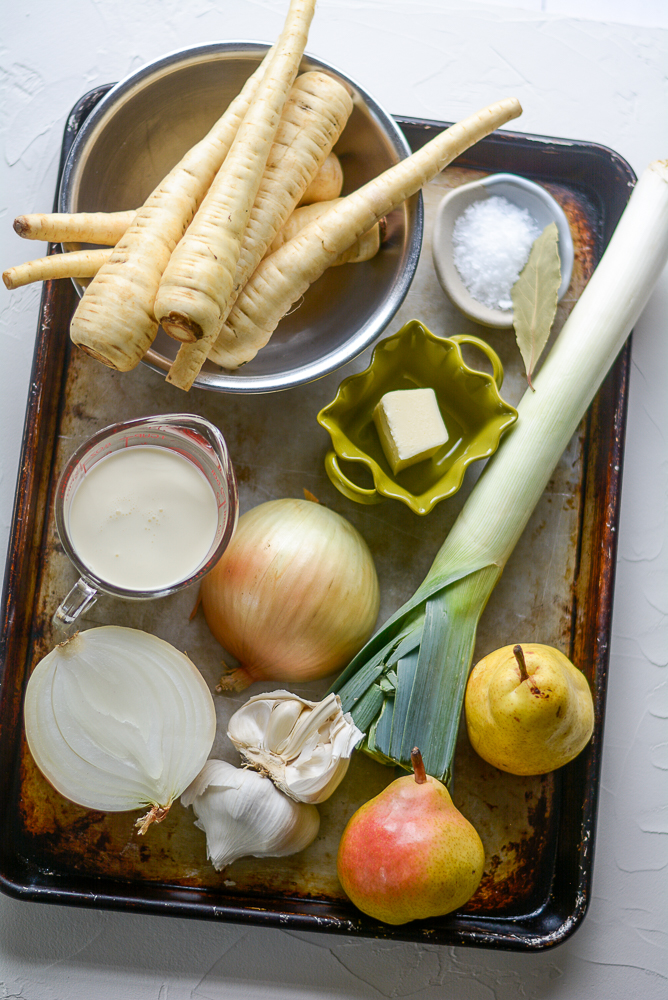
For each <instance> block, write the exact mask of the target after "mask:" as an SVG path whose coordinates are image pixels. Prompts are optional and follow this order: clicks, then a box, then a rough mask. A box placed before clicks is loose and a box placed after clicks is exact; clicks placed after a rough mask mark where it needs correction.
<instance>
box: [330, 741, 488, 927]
mask: <svg viewBox="0 0 668 1000" xmlns="http://www.w3.org/2000/svg"><path fill="white" fill-rule="evenodd" d="M411 760H412V762H413V768H414V772H415V773H414V774H413V775H406V776H405V777H402V778H397V780H396V781H393V782H392V783H391V784H390V785H388V786H387V788H385V789H384V790H383V791H382V792H381V793H380V794H379V795H377V796H376V797H375V798H373V799H371V800H370V801H369V802H367V803H366V804H365V805H363V806H362V807H361V808H360V809H358V810H357V812H356V813H355V814H354V815H353V816H352V818H351V819H350V821H349V823H348V825H347V826H346V828H345V830H344V831H343V836H342V837H341V843H340V844H339V853H338V859H337V870H338V875H339V879H340V881H341V885H342V886H343V888H344V890H345V892H346V893H347V895H348V896H349V897H350V899H351V900H352V902H353V903H354V904H355V906H356V907H357V908H358V909H360V910H361V911H362V912H363V913H366V914H368V916H370V917H374V918H375V919H376V920H382V921H384V922H385V923H386V924H405V923H408V922H409V921H410V920H422V919H424V918H426V917H440V916H443V914H445V913H450V912H451V911H452V910H456V909H457V908H458V907H460V906H463V904H464V903H466V902H467V900H469V899H470V898H471V896H472V895H473V893H474V892H475V891H476V889H477V888H478V884H479V882H480V879H481V878H482V871H483V864H484V860H485V851H484V848H483V846H482V841H481V840H480V837H479V836H478V834H477V833H476V831H475V829H474V828H473V826H471V824H470V823H469V821H468V820H467V819H465V818H464V816H462V814H461V813H460V812H459V810H457V809H456V808H455V806H454V805H453V803H452V799H451V798H450V793H449V792H448V790H447V788H446V787H445V785H443V784H441V782H440V781H437V780H436V778H432V777H431V775H428V774H425V770H424V764H423V763H422V756H421V754H420V751H419V750H418V749H417V748H416V749H414V750H413V751H412V753H411Z"/></svg>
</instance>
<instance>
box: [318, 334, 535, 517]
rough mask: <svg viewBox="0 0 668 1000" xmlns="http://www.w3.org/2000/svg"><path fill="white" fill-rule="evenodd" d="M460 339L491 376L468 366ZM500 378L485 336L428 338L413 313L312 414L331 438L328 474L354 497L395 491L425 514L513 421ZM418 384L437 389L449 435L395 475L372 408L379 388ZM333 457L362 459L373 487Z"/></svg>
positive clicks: (364, 499)
mask: <svg viewBox="0 0 668 1000" xmlns="http://www.w3.org/2000/svg"><path fill="white" fill-rule="evenodd" d="M460 344H471V345H474V346H475V347H478V348H479V349H480V350H481V351H482V352H483V354H485V356H486V357H487V358H488V359H489V361H490V362H491V365H492V371H493V373H494V374H493V376H492V375H486V374H485V373H484V372H478V371H474V370H473V369H471V368H469V367H468V366H467V365H466V364H465V363H464V359H463V358H462V353H461V350H460V347H459V345H460ZM502 382H503V367H502V365H501V361H500V360H499V356H498V355H497V354H496V352H495V351H493V350H492V348H491V347H490V346H489V344H486V343H485V341H484V340H479V339H478V337H469V336H466V335H465V334H463V335H461V336H453V337H449V338H447V339H444V338H441V337H435V336H434V334H433V333H430V331H429V330H428V329H427V328H426V326H424V325H423V324H422V323H420V322H419V320H411V321H410V322H409V323H407V324H406V325H405V326H404V327H402V329H401V330H399V332H398V333H395V334H394V335H393V336H391V337H387V338H386V339H385V340H381V341H380V343H379V344H378V345H377V346H376V348H375V349H374V352H373V355H372V358H371V364H370V365H369V367H368V368H367V369H366V371H363V372H361V373H360V374H359V375H351V376H350V377H349V378H347V379H344V380H343V382H342V383H341V385H340V386H339V390H338V392H337V394H336V398H335V399H334V401H333V402H331V403H330V404H329V405H328V406H326V407H325V408H324V409H323V410H321V411H320V413H319V414H318V423H320V424H321V425H322V426H323V427H324V428H325V429H326V430H327V431H329V434H330V437H331V439H332V445H333V450H331V451H330V452H329V453H328V454H327V457H326V459H325V468H326V470H327V474H328V476H329V478H330V479H331V481H332V483H333V484H334V485H335V486H336V488H337V489H338V490H339V491H340V492H341V493H343V495H344V496H346V497H348V498H349V499H350V500H355V501H357V502H358V503H366V504H374V503H381V502H382V501H383V500H384V499H385V498H386V497H394V498H395V499H397V500H401V501H402V502H403V503H405V504H407V505H408V506H409V507H410V508H411V510H412V511H414V512H415V513H416V514H428V513H429V511H430V510H432V508H433V507H434V506H435V505H436V504H437V503H438V502H439V501H440V500H444V499H445V498H446V497H449V496H452V494H453V493H456V492H457V490H458V489H459V487H460V486H461V484H462V480H463V479H464V473H465V471H466V468H467V466H469V465H470V464H471V462H477V461H478V460H479V459H481V458H489V456H490V455H492V454H494V452H495V451H496V449H497V448H498V446H499V440H500V438H501V435H502V434H503V432H504V431H505V430H507V429H508V427H510V426H511V425H512V424H514V423H515V421H516V420H517V410H515V409H514V408H513V407H512V406H509V405H508V403H504V401H503V400H502V399H501V396H500V395H499V389H500V388H501V384H502ZM424 387H431V388H433V390H434V391H435V393H436V397H437V399H438V405H439V408H440V410H441V414H442V415H443V420H444V422H445V426H446V428H447V431H448V435H449V440H448V441H447V442H446V444H444V445H443V447H442V448H441V449H440V450H439V451H437V452H436V454H435V455H434V456H433V457H432V458H428V459H425V460H424V461H422V462H418V463H417V464H416V465H413V466H411V467H410V468H408V469H404V470H403V471H402V472H399V473H398V474H397V475H396V476H395V475H393V473H392V470H391V469H390V466H389V464H388V461H387V459H386V458H385V455H384V453H383V449H382V448H381V444H380V439H379V437H378V433H377V431H376V427H375V425H374V423H373V417H372V414H373V410H374V407H375V406H376V403H377V402H378V401H379V399H380V398H381V396H383V395H384V394H385V393H386V392H390V391H392V390H394V389H416V388H424ZM339 459H345V460H346V461H349V462H361V463H363V464H364V465H366V466H367V467H368V468H369V469H370V471H371V475H372V476H373V482H374V486H373V488H371V489H366V488H364V487H362V486H359V485H358V484H357V483H354V482H353V481H352V480H351V479H349V478H348V477H347V476H346V475H345V474H344V472H343V470H342V469H341V466H340V464H339Z"/></svg>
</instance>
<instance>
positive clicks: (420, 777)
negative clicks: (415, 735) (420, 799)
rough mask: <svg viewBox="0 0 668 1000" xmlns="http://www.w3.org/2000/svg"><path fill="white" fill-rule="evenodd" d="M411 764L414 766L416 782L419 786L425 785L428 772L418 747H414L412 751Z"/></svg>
mask: <svg viewBox="0 0 668 1000" xmlns="http://www.w3.org/2000/svg"><path fill="white" fill-rule="evenodd" d="M411 764H412V765H413V772H414V775H415V780H416V782H417V783H418V785H424V783H425V782H426V780H427V772H426V771H425V769H424V763H423V760H422V754H421V753H420V751H419V750H418V748H417V747H413V749H412V750H411Z"/></svg>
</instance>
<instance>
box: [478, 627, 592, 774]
mask: <svg viewBox="0 0 668 1000" xmlns="http://www.w3.org/2000/svg"><path fill="white" fill-rule="evenodd" d="M464 708H465V712H466V727H467V729H468V734H469V739H470V741H471V745H472V746H473V749H474V750H475V751H476V752H477V753H478V754H479V755H480V756H481V757H482V758H483V759H484V760H486V761H488V762H489V763H490V764H493V765H494V767H498V768H499V769H500V770H501V771H508V772H509V773H510V774H525V775H527V774H546V773H547V772H548V771H554V770H555V769H556V768H558V767H562V766H563V765H564V764H567V763H568V762H569V761H571V760H573V758H574V757H577V755H578V754H579V753H580V751H581V750H582V749H583V748H584V747H585V746H586V744H587V743H588V742H589V739H590V738H591V734H592V732H593V730H594V703H593V700H592V696H591V691H590V690H589V684H588V682H587V679H586V677H585V676H584V674H583V673H582V671H581V670H578V669H577V667H575V666H574V665H573V664H572V663H571V661H570V660H569V659H568V657H566V656H564V654H563V653H560V652H559V650H558V649H555V648H554V647H553V646H543V645H541V644H540V643H522V644H521V645H516V646H503V647H502V648H501V649H497V650H495V651H494V652H493V653H489V655H488V656H485V657H484V658H483V659H482V660H480V662H479V663H477V664H476V665H475V667H474V668H473V670H472V671H471V676H470V677H469V681H468V685H467V688H466V697H465V700H464Z"/></svg>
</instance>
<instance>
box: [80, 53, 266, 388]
mask: <svg viewBox="0 0 668 1000" xmlns="http://www.w3.org/2000/svg"><path fill="white" fill-rule="evenodd" d="M272 55H273V49H271V50H270V51H269V52H268V53H267V55H266V56H265V59H264V60H263V62H262V63H261V64H260V66H259V67H258V69H257V70H256V71H255V73H254V74H253V75H252V76H251V77H250V78H249V80H248V81H247V82H246V84H245V86H244V88H243V89H242V91H241V93H240V94H239V95H238V96H237V97H236V98H235V99H234V100H233V101H232V102H231V104H230V105H229V107H228V108H227V110H226V111H225V113H224V114H223V115H222V116H221V118H219V119H218V121H217V122H216V124H215V125H214V126H213V128H212V129H211V130H210V131H209V132H208V133H207V135H206V136H205V137H204V138H203V139H201V140H200V142H198V143H197V144H196V145H195V146H193V148H192V149H190V150H189V151H188V152H187V153H186V154H185V156H184V157H183V158H182V159H181V160H180V161H179V163H177V164H176V166H175V167H174V168H173V169H172V170H171V171H170V172H169V173H168V174H167V177H165V179H164V180H163V181H162V182H161V183H160V184H159V185H158V187H157V188H155V190H154V191H153V192H152V194H150V195H149V197H148V198H147V200H146V202H145V203H144V205H143V206H142V207H141V208H140V209H139V210H138V212H137V215H136V217H135V219H134V221H133V222H132V224H131V225H130V227H129V228H128V229H127V231H126V232H125V233H124V235H123V236H122V237H121V239H120V240H119V242H118V243H117V245H116V247H115V249H114V251H113V253H112V255H111V258H110V260H109V261H108V263H106V264H104V265H103V266H102V267H101V268H100V270H99V271H98V273H97V275H96V276H95V278H94V279H93V281H92V282H91V283H90V285H89V286H88V288H87V289H86V293H85V295H84V296H83V298H82V300H81V302H80V303H79V306H78V308H77V310H76V312H75V314H74V318H73V319H72V324H71V327H70V336H71V338H72V340H73V342H74V343H75V344H78V345H79V347H81V349H82V350H84V351H86V352H87V353H88V354H90V355H92V356H93V357H95V358H97V359H98V360H99V361H102V362H103V363H104V364H106V365H109V367H111V368H116V369H118V370H119V371H129V370H130V369H131V368H134V367H135V365H137V364H138V363H139V361H140V360H141V358H142V357H143V355H144V354H145V353H146V351H147V350H148V348H149V347H150V346H151V344H152V342H153V340H154V338H155V335H156V333H157V330H158V324H157V322H156V320H155V315H154V310H153V305H154V302H155V295H156V292H157V290H158V285H159V283H160V277H161V275H162V273H163V271H164V269H165V267H166V266H167V262H168V260H169V257H170V255H171V253H172V251H173V249H174V247H175V246H176V244H177V242H178V241H179V239H180V238H181V236H182V235H183V233H184V231H185V229H186V228H187V226H188V224H189V222H190V220H191V219H192V217H193V215H194V213H195V211H196V209H197V207H198V206H199V204H200V202H201V200H202V198H203V197H204V194H205V193H206V191H207V189H208V187H209V185H210V184H211V181H212V180H213V178H214V177H215V175H216V171H217V170H218V169H219V167H220V165H221V164H222V162H223V160H224V159H225V157H226V155H227V153H228V151H229V149H230V147H231V145H232V142H233V140H234V137H235V135H236V133H237V130H238V128H239V126H240V124H241V122H242V121H243V118H244V115H245V114H246V111H247V110H248V107H249V105H250V103H251V100H252V98H253V96H254V94H255V92H256V90H257V87H258V86H259V83H260V80H261V79H262V77H263V75H264V72H265V69H266V67H267V65H268V63H269V62H270V60H271V58H272Z"/></svg>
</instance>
